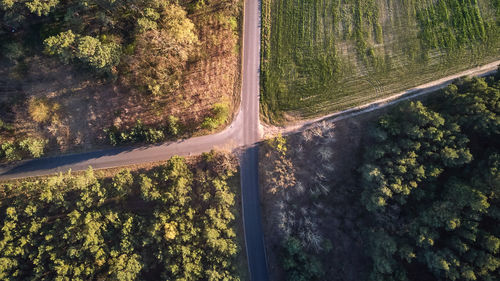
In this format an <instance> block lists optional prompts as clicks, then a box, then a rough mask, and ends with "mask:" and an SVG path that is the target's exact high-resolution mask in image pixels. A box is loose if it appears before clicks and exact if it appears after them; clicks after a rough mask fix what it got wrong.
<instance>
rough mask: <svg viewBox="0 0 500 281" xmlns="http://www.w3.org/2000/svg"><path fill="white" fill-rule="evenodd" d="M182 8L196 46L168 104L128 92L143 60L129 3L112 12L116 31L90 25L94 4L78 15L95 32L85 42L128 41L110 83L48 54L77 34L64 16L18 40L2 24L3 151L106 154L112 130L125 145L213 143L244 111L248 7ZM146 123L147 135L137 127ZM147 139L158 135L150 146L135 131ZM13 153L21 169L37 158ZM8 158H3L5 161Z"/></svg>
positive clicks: (34, 26)
mask: <svg viewBox="0 0 500 281" xmlns="http://www.w3.org/2000/svg"><path fill="white" fill-rule="evenodd" d="M150 2H151V1H149V2H144V3H150ZM160 2H161V1H160ZM75 3H76V4H78V1H70V3H69V4H68V3H62V4H61V7H60V8H58V9H60V10H63V11H64V9H66V6H70V8H71V7H72V6H71V4H75ZM141 3H142V2H141ZM63 4H64V5H63ZM180 4H181V6H182V7H183V9H185V10H186V11H187V18H188V19H189V20H190V21H191V22H192V23H193V25H194V28H193V30H194V33H195V36H196V38H197V43H196V46H195V47H194V50H193V51H192V54H191V55H190V56H189V60H188V61H187V62H186V64H185V65H182V67H181V72H182V73H181V74H179V77H178V83H179V84H178V85H177V88H175V90H172V91H171V92H168V93H166V94H161V95H153V94H151V93H149V92H148V90H147V89H144V88H141V87H138V86H136V85H131V84H132V83H131V80H132V79H131V78H130V75H131V74H130V71H129V70H128V68H129V66H128V65H127V64H128V63H129V62H130V61H131V58H134V57H139V55H137V54H135V53H134V48H135V45H134V44H135V41H134V38H133V35H134V34H135V33H137V31H136V29H137V27H136V25H137V23H135V22H133V21H127V20H124V19H123V17H125V16H127V15H129V14H127V10H126V9H128V8H130V7H129V6H127V5H129V4H126V3H122V2H120V3H118V2H117V3H116V5H115V6H118V7H117V8H116V9H118V10H119V12H116V11H114V10H113V11H112V12H110V11H106V13H107V14H106V18H112V17H117V18H118V19H117V20H116V21H117V22H118V23H116V22H114V21H113V23H114V25H116V26H118V27H116V26H113V28H110V27H109V25H105V24H102V23H101V22H98V23H94V22H93V21H92V19H94V17H92V16H93V15H94V14H95V13H97V12H96V10H99V5H97V4H95V3H94V2H92V5H91V6H89V7H86V8H82V9H83V10H84V12H85V13H84V12H82V15H80V17H81V19H83V21H84V22H85V23H88V22H90V23H91V24H88V25H91V27H92V29H90V28H89V29H90V31H88V32H87V30H85V31H86V32H87V33H89V34H91V35H93V36H96V35H95V34H97V35H101V34H104V35H103V36H101V37H99V40H101V41H103V40H108V41H109V40H111V39H113V40H115V41H117V39H116V36H115V37H113V36H114V35H115V34H117V33H119V34H125V35H126V36H125V35H124V36H123V37H124V38H125V39H123V40H122V41H119V40H118V41H119V43H120V44H122V45H123V48H122V54H121V61H120V64H118V65H117V66H115V68H116V69H113V75H97V74H95V73H94V72H93V71H91V70H89V67H87V66H86V65H84V64H83V63H81V62H79V61H78V60H76V59H73V60H71V61H70V63H69V64H65V63H63V62H62V61H61V60H60V58H58V57H55V56H49V55H47V54H46V52H44V45H43V42H44V40H45V39H47V38H48V37H49V35H56V34H57V33H58V32H59V31H61V30H66V29H68V28H73V31H74V32H75V33H76V32H77V31H76V30H77V29H76V28H75V26H74V25H69V24H68V23H67V22H66V21H67V20H68V19H67V18H66V19H65V20H64V21H63V20H62V19H61V17H58V15H59V13H60V12H61V11H59V10H57V11H53V12H52V13H49V14H48V15H46V16H41V17H39V18H38V19H37V20H34V19H32V18H31V17H27V19H26V21H25V23H24V25H22V26H21V27H17V29H15V32H11V28H10V25H7V24H3V25H2V28H1V29H0V47H1V48H2V51H1V53H0V76H1V77H0V119H1V120H2V121H3V123H5V124H7V125H6V127H5V128H0V147H1V146H2V145H3V144H4V143H8V144H9V145H10V144H11V143H13V144H14V146H19V145H18V143H19V142H21V141H22V140H23V139H26V138H30V139H37V140H43V141H44V142H45V141H46V142H47V144H46V146H45V149H44V150H45V154H48V155H53V154H59V153H67V152H76V151H85V150H93V149H96V148H100V147H103V146H109V144H110V143H112V141H111V140H110V134H109V133H107V132H105V129H109V128H114V132H116V135H118V136H121V133H122V132H124V133H125V134H126V138H125V140H122V141H121V142H122V143H126V144H130V143H133V142H157V141H163V140H165V139H176V138H185V137H189V136H192V135H200V134H206V133H209V132H211V131H213V130H217V129H220V128H221V127H223V125H225V124H226V123H227V122H230V119H231V114H232V111H233V109H234V108H235V107H236V106H237V105H238V102H239V88H238V87H239V84H240V83H239V81H240V77H239V75H240V63H239V46H240V43H239V37H240V33H241V32H240V28H241V26H240V16H241V5H240V3H239V2H238V3H237V2H231V3H228V2H227V1H213V2H211V3H208V4H204V3H201V4H199V5H197V6H196V7H193V6H192V5H191V3H187V2H186V1H181V3H180ZM130 5H132V4H130ZM193 5H194V4H193ZM132 6H133V5H132ZM70 8H68V10H70ZM78 8H81V7H80V6H78ZM120 8H122V9H121V10H120ZM130 9H132V8H130ZM129 12H130V11H129ZM134 12H137V11H135V10H134ZM139 12H140V11H139ZM3 13H4V12H3V11H0V14H1V15H3ZM5 13H6V12H5ZM68 13H69V12H68ZM83 13H84V14H83ZM75 14H76V13H75ZM134 15H135V14H134ZM75 17H78V15H75ZM79 19H80V18H79ZM0 23H4V22H1V21H0ZM68 25H69V27H68ZM124 25H125V26H124ZM54 26H56V27H54ZM59 26H62V27H59ZM77 26H78V25H77ZM85 26H86V25H85ZM96 30H97V31H96ZM82 34H86V33H85V32H83V33H82ZM109 34H113V36H111V35H109ZM106 36H107V37H108V39H106ZM102 38H104V39H102ZM110 38H111V39H110ZM103 42H105V41H103ZM132 53H134V54H132ZM155 53H156V52H155ZM153 63H154V62H152V64H153ZM30 101H35V102H33V103H34V104H38V105H39V107H37V109H38V111H39V112H42V113H44V114H45V113H46V114H45V116H41V117H40V118H39V119H37V120H35V119H36V118H33V114H31V113H30V110H29V108H30ZM42 117H43V118H42ZM139 120H140V121H141V122H142V127H141V126H139V127H138V126H136V125H137V122H138V121H139ZM3 123H2V124H3ZM172 123H175V132H173V130H172V129H171V128H169V127H171V126H170V125H169V124H172ZM0 127H1V126H0ZM134 131H135V132H134ZM147 131H149V132H152V133H153V134H150V135H151V136H152V138H149V137H145V138H143V137H140V138H136V137H134V135H137V132H144V133H145V132H147ZM146 134H147V133H146ZM140 135H144V134H143V133H140ZM119 142H120V141H119ZM17 149H18V150H19V147H18V148H17ZM15 154H16V155H15V157H12V159H14V160H17V159H19V158H27V157H33V156H32V155H29V153H25V152H24V151H21V152H16V153H15ZM3 155H4V153H2V152H0V158H2V157H3ZM6 158H7V157H6ZM9 160H11V159H7V161H9ZM0 161H2V160H0Z"/></svg>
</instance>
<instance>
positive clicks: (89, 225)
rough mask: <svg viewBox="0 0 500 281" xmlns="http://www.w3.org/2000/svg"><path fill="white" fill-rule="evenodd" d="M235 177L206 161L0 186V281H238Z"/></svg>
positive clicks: (218, 157) (230, 161) (176, 160)
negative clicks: (105, 174) (111, 174)
mask: <svg viewBox="0 0 500 281" xmlns="http://www.w3.org/2000/svg"><path fill="white" fill-rule="evenodd" d="M236 168H237V166H236V160H235V159H234V158H233V157H232V156H231V155H228V154H223V153H218V152H213V151H212V152H210V153H205V154H203V155H202V156H200V157H199V158H197V159H189V160H187V159H184V158H181V157H173V158H171V159H170V160H168V161H166V162H165V163H163V164H161V165H157V166H154V167H150V168H147V169H142V170H138V171H131V170H128V169H123V170H120V171H119V172H115V174H114V175H113V176H105V177H101V176H98V174H99V173H98V172H96V171H94V170H92V168H89V169H88V170H87V171H85V172H82V173H80V174H75V175H73V174H71V172H68V173H67V174H60V175H58V176H51V177H46V178H39V179H30V180H23V181H11V182H6V183H2V184H0V279H1V280H41V279H44V280H179V281H181V280H182V281H188V280H240V278H244V277H242V276H241V275H240V271H239V270H240V268H241V265H240V263H241V260H240V258H241V256H240V253H241V248H240V245H239V242H238V240H237V238H236V235H237V232H238V230H237V229H238V227H239V226H238V219H237V217H238V216H239V207H238V202H239V201H238V198H237V197H236V196H237V188H236V186H237V184H235V174H236V172H237V171H236ZM244 264H245V265H246V262H244ZM244 268H245V267H244Z"/></svg>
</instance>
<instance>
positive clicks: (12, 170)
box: [0, 147, 137, 176]
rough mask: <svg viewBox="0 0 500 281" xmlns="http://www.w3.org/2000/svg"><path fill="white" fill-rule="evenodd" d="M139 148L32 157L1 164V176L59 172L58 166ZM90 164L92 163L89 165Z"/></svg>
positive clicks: (119, 148)
mask: <svg viewBox="0 0 500 281" xmlns="http://www.w3.org/2000/svg"><path fill="white" fill-rule="evenodd" d="M134 149H137V148H133V147H118V148H112V149H107V150H100V151H92V152H86V153H81V154H69V155H61V156H54V157H47V158H40V159H32V160H26V161H21V162H18V163H15V164H11V165H2V166H0V171H3V172H2V173H1V174H0V176H8V175H14V174H18V173H19V174H21V173H22V174H25V173H30V172H35V171H37V172H38V171H41V170H42V171H43V170H45V171H52V170H54V172H57V169H58V168H62V167H66V166H70V165H73V164H77V163H86V162H89V161H92V160H95V159H98V158H101V157H106V156H115V155H118V154H120V153H123V152H128V151H132V150H134ZM89 166H90V165H89Z"/></svg>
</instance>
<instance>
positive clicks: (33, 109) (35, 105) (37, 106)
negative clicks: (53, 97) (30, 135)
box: [28, 98, 60, 123]
mask: <svg viewBox="0 0 500 281" xmlns="http://www.w3.org/2000/svg"><path fill="white" fill-rule="evenodd" d="M59 107H60V106H59V104H58V103H51V102H50V101H48V100H47V99H46V98H31V99H30V100H29V102H28V111H29V114H30V116H31V118H32V119H33V120H34V121H35V122H37V123H45V122H47V121H49V120H50V119H51V118H53V119H57V118H58V115H57V111H58V110H59Z"/></svg>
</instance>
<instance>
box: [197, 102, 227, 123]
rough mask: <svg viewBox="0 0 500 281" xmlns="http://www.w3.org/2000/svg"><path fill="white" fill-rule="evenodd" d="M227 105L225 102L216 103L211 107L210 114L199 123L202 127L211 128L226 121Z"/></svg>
mask: <svg viewBox="0 0 500 281" xmlns="http://www.w3.org/2000/svg"><path fill="white" fill-rule="evenodd" d="M228 118H229V107H228V105H227V104H225V103H217V104H215V105H214V107H213V108H212V116H209V117H206V118H205V120H203V123H201V127H202V128H203V129H209V130H213V129H216V128H218V127H219V126H220V125H222V124H224V123H226V122H227V119H228Z"/></svg>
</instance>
